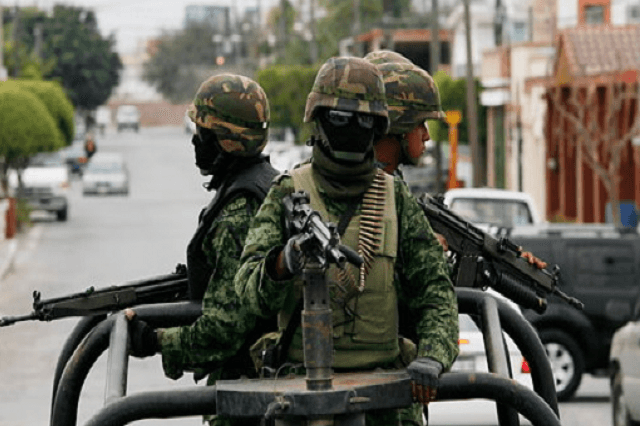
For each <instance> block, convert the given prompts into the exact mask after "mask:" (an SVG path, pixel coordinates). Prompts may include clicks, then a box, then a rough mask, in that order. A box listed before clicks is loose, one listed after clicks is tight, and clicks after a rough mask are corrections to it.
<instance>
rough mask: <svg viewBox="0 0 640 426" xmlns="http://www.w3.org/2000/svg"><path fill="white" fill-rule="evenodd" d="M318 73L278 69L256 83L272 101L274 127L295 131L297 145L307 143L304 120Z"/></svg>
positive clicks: (303, 68) (260, 73) (263, 72)
mask: <svg viewBox="0 0 640 426" xmlns="http://www.w3.org/2000/svg"><path fill="white" fill-rule="evenodd" d="M317 72H318V67H313V66H302V65H276V66H272V67H269V68H266V69H264V70H260V71H258V72H257V73H256V81H257V82H258V83H259V84H260V85H261V86H262V88H263V89H264V91H265V92H266V93H267V97H268V98H269V107H270V109H271V125H272V126H275V127H291V128H292V129H293V132H294V133H295V135H296V142H297V143H301V142H303V141H304V139H303V137H304V136H306V133H308V126H304V124H303V123H302V120H303V118H304V107H305V105H306V103H307V96H308V95H309V92H311V88H312V87H313V82H314V80H315V77H316V74H317ZM303 129H305V131H303Z"/></svg>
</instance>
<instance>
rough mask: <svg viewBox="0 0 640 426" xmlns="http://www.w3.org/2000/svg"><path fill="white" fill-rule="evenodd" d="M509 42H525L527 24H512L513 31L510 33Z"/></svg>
mask: <svg viewBox="0 0 640 426" xmlns="http://www.w3.org/2000/svg"><path fill="white" fill-rule="evenodd" d="M511 41H512V42H514V43H518V42H521V41H527V24H525V23H524V22H514V23H513V31H512V32H511Z"/></svg>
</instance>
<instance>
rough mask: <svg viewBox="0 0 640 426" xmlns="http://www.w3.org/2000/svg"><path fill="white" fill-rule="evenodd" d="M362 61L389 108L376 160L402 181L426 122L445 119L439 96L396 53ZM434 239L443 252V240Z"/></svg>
mask: <svg viewBox="0 0 640 426" xmlns="http://www.w3.org/2000/svg"><path fill="white" fill-rule="evenodd" d="M364 59H366V60H368V61H369V62H371V63H372V64H374V65H375V66H376V68H378V70H379V71H380V73H381V74H382V79H383V80H384V88H385V94H386V99H387V104H388V105H389V120H390V122H391V124H390V126H389V132H388V134H387V135H386V136H385V137H383V138H381V139H380V140H379V141H378V142H377V143H376V146H375V152H376V158H377V159H378V162H379V163H380V164H379V165H380V167H381V168H383V170H384V171H386V172H387V173H391V174H396V175H398V176H400V177H402V173H401V172H400V171H399V170H398V165H400V164H405V165H410V166H416V165H418V164H419V163H420V160H421V158H422V156H423V154H424V152H425V146H424V143H425V142H426V141H428V140H429V139H430V135H429V127H428V126H427V120H442V121H444V119H445V114H444V112H443V111H442V107H441V103H440V93H439V91H438V87H437V85H436V83H435V81H434V80H433V78H432V77H431V75H429V73H427V72H426V71H425V70H423V69H422V68H420V67H418V66H416V65H414V64H413V63H412V62H411V61H410V60H409V59H407V58H405V57H404V56H402V55H401V54H399V53H397V52H393V51H390V50H376V51H373V52H370V53H368V54H367V55H366V56H365V57H364ZM436 236H437V237H438V240H439V241H440V243H441V244H442V246H443V248H444V249H445V250H447V241H446V240H445V239H444V237H443V236H442V235H439V234H436ZM521 256H522V257H524V258H525V259H527V260H528V261H529V263H530V264H532V265H535V266H536V267H538V268H539V269H544V268H546V267H547V263H546V262H544V261H542V260H540V259H539V258H537V257H536V256H534V255H533V254H532V253H530V252H526V251H523V252H522V253H521Z"/></svg>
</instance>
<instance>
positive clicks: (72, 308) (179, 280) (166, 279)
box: [0, 264, 188, 327]
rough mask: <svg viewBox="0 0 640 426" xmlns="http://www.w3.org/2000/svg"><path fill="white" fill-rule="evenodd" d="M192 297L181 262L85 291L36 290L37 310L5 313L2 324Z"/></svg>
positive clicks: (4, 325) (0, 325) (105, 311)
mask: <svg viewBox="0 0 640 426" xmlns="http://www.w3.org/2000/svg"><path fill="white" fill-rule="evenodd" d="M187 297H188V281H187V268H186V266H185V265H182V264H178V266H177V267H176V270H175V272H173V273H171V274H165V275H159V276H156V277H152V278H148V279H143V280H138V281H132V282H129V283H127V284H124V285H121V286H111V287H105V288H102V289H96V288H94V287H93V286H91V287H89V288H87V289H86V290H85V291H83V292H80V293H75V294H70V295H67V296H62V297H56V298H51V299H45V300H42V298H41V294H40V292H39V291H34V292H33V312H31V313H30V314H27V315H20V316H13V317H1V318H0V327H6V326H9V325H13V324H15V323H17V322H23V321H35V320H38V321H53V320H56V319H60V318H68V317H79V316H90V315H99V314H105V313H109V312H114V311H119V310H122V309H124V308H129V307H132V306H135V305H141V304H154V303H170V302H177V301H181V300H186V299H187Z"/></svg>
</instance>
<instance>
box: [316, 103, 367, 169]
mask: <svg viewBox="0 0 640 426" xmlns="http://www.w3.org/2000/svg"><path fill="white" fill-rule="evenodd" d="M318 120H319V123H320V128H321V131H322V132H324V135H323V136H326V141H325V142H326V144H327V145H328V146H327V148H328V151H329V153H330V155H331V156H332V157H334V158H335V159H336V160H338V161H344V162H353V163H359V162H362V161H364V159H365V158H366V156H367V154H368V153H369V152H370V151H371V150H372V149H373V139H374V136H375V124H376V121H375V117H374V116H372V115H369V114H362V113H358V112H350V111H340V110H334V109H322V110H320V111H318ZM323 139H325V138H323Z"/></svg>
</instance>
